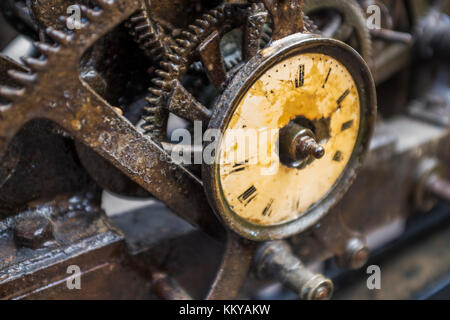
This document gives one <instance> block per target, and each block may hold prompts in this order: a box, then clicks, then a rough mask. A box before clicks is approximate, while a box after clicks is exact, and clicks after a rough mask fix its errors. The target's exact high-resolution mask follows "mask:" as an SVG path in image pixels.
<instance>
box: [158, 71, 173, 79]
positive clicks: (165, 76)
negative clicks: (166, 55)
mask: <svg viewBox="0 0 450 320" xmlns="http://www.w3.org/2000/svg"><path fill="white" fill-rule="evenodd" d="M155 73H156V75H157V76H158V77H161V78H163V79H166V80H170V79H171V78H172V77H171V76H170V74H169V73H168V72H165V71H163V70H159V69H158V70H156V71H155Z"/></svg>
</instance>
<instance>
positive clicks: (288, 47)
mask: <svg viewBox="0 0 450 320" xmlns="http://www.w3.org/2000/svg"><path fill="white" fill-rule="evenodd" d="M330 42H331V43H330ZM316 48H317V49H316ZM328 49H329V50H328ZM264 55H267V56H269V57H267V56H266V57H264ZM341 55H342V56H341ZM270 56H273V57H276V58H270ZM352 58H353V59H354V61H352V60H351V59H352ZM254 65H255V66H256V67H257V68H258V67H259V70H257V71H256V72H254V73H253V74H252V75H250V76H249V78H248V81H247V82H246V83H245V84H244V85H243V86H242V88H241V89H238V88H237V86H238V85H239V82H238V81H235V82H236V85H235V87H234V88H233V84H232V86H231V88H230V89H229V90H230V93H225V94H224V97H223V99H222V105H220V107H223V104H227V103H229V109H228V110H227V112H226V113H224V114H223V115H222V116H220V114H219V115H216V116H215V119H213V120H212V125H211V127H219V128H220V129H221V132H222V137H221V139H220V141H219V142H218V145H217V148H216V159H215V163H214V164H213V165H211V166H207V167H206V170H204V173H205V177H206V179H211V180H210V181H208V183H207V185H206V187H208V186H209V187H211V189H212V190H213V191H212V192H211V191H209V192H207V193H208V194H209V196H210V197H209V198H210V201H211V202H212V203H213V205H214V206H215V207H216V210H217V211H219V214H220V215H221V216H222V218H224V220H225V221H226V222H227V223H228V224H229V226H231V228H232V229H234V230H235V231H237V232H238V233H240V234H242V235H244V236H246V237H247V238H251V239H257V240H266V239H276V238H283V237H285V236H288V235H290V234H292V233H295V232H296V231H297V230H303V229H304V228H306V227H307V226H309V225H311V224H312V223H314V222H316V221H317V220H318V219H319V218H320V217H321V216H323V215H324V214H325V213H326V212H327V211H328V210H329V209H330V208H331V206H332V205H333V204H334V203H335V202H336V201H337V200H338V199H339V198H340V196H342V194H343V192H345V190H346V189H347V188H348V186H349V185H350V183H351V181H352V179H353V176H354V174H355V170H356V168H357V167H358V166H359V163H360V160H361V159H360V158H361V156H362V154H363V153H364V151H365V149H366V148H367V142H368V139H369V136H370V132H371V127H372V122H373V117H374V116H375V99H374V93H373V91H371V90H372V89H373V81H372V78H371V76H370V73H369V71H368V69H367V66H366V65H365V64H364V62H363V61H362V59H361V58H360V57H359V56H358V55H357V53H356V52H354V51H353V50H352V49H349V47H346V46H345V45H344V44H341V43H339V42H336V41H329V40H327V42H325V43H322V41H321V40H320V39H306V40H305V39H304V38H302V39H300V40H299V41H298V42H296V41H295V40H292V39H288V40H286V41H285V42H281V43H278V44H276V45H275V46H274V47H272V48H269V49H266V50H265V51H263V53H262V56H261V57H260V61H257V62H255V63H254ZM248 68H249V69H250V67H248ZM364 70H367V71H366V72H367V74H364V73H362V71H364ZM243 73H245V71H243ZM241 85H242V84H241ZM233 89H234V90H235V91H236V92H234V91H233ZM227 99H230V100H231V101H226V100H227Z"/></svg>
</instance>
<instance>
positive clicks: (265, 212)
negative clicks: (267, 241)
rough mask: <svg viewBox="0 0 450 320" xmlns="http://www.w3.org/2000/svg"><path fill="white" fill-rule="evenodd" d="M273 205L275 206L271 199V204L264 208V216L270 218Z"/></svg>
mask: <svg viewBox="0 0 450 320" xmlns="http://www.w3.org/2000/svg"><path fill="white" fill-rule="evenodd" d="M272 205H273V199H270V201H269V203H268V204H267V206H266V207H265V208H264V210H263V212H262V215H263V216H268V217H270V215H271V214H272Z"/></svg>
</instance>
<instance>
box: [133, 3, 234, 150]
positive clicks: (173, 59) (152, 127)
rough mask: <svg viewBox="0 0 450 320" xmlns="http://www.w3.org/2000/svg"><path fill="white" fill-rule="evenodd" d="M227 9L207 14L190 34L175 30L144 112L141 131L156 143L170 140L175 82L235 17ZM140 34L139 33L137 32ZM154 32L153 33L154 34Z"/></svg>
mask: <svg viewBox="0 0 450 320" xmlns="http://www.w3.org/2000/svg"><path fill="white" fill-rule="evenodd" d="M225 7H226V5H223V6H220V7H219V8H218V9H214V10H211V11H209V12H208V13H206V14H204V15H203V16H202V18H201V19H197V20H195V21H194V23H193V24H191V25H189V26H188V29H187V30H178V29H175V30H173V32H172V34H171V35H172V38H173V39H175V41H174V43H169V45H168V49H167V50H164V51H163V57H164V60H161V61H160V68H159V69H157V70H155V74H156V75H157V76H158V77H159V79H154V80H152V83H153V85H154V87H151V88H149V89H148V90H149V92H150V93H151V94H150V95H149V96H148V97H146V101H147V102H148V104H149V106H148V107H147V108H144V110H145V113H144V115H143V117H142V120H143V121H144V124H143V125H142V126H141V127H142V128H143V129H144V130H145V132H146V134H147V135H149V136H150V137H151V138H153V139H154V140H155V141H158V142H161V140H162V139H165V138H166V137H165V123H163V121H165V120H166V118H167V116H168V112H169V111H168V110H167V107H168V106H167V105H166V102H167V101H166V100H167V97H168V96H169V94H170V92H171V91H172V89H173V81H172V80H175V79H178V78H179V77H180V76H181V75H182V74H184V72H185V70H186V68H187V66H188V65H189V63H190V62H192V61H191V60H190V59H191V56H192V54H193V50H194V48H195V47H197V46H198V45H199V44H200V43H201V41H203V40H204V38H206V37H207V36H208V35H209V34H210V32H211V27H213V26H215V25H217V24H218V23H219V20H221V19H224V18H225V15H226V14H227V15H228V16H231V11H226V13H225ZM141 19H142V17H139V16H137V17H136V18H135V19H134V20H133V22H134V23H136V22H140V21H141ZM139 31H140V30H136V32H139ZM153 31H154V30H153ZM153 31H152V32H151V33H154V32H153Z"/></svg>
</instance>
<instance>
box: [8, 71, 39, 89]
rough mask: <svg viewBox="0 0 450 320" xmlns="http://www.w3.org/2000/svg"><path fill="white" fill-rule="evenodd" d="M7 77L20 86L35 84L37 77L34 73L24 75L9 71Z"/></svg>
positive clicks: (19, 72)
mask: <svg viewBox="0 0 450 320" xmlns="http://www.w3.org/2000/svg"><path fill="white" fill-rule="evenodd" d="M8 75H9V76H10V77H11V78H12V79H13V80H15V81H17V82H19V83H20V84H22V85H25V86H29V85H32V84H33V83H35V82H36V80H37V75H36V74H35V73H25V72H21V71H17V70H9V71H8Z"/></svg>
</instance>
